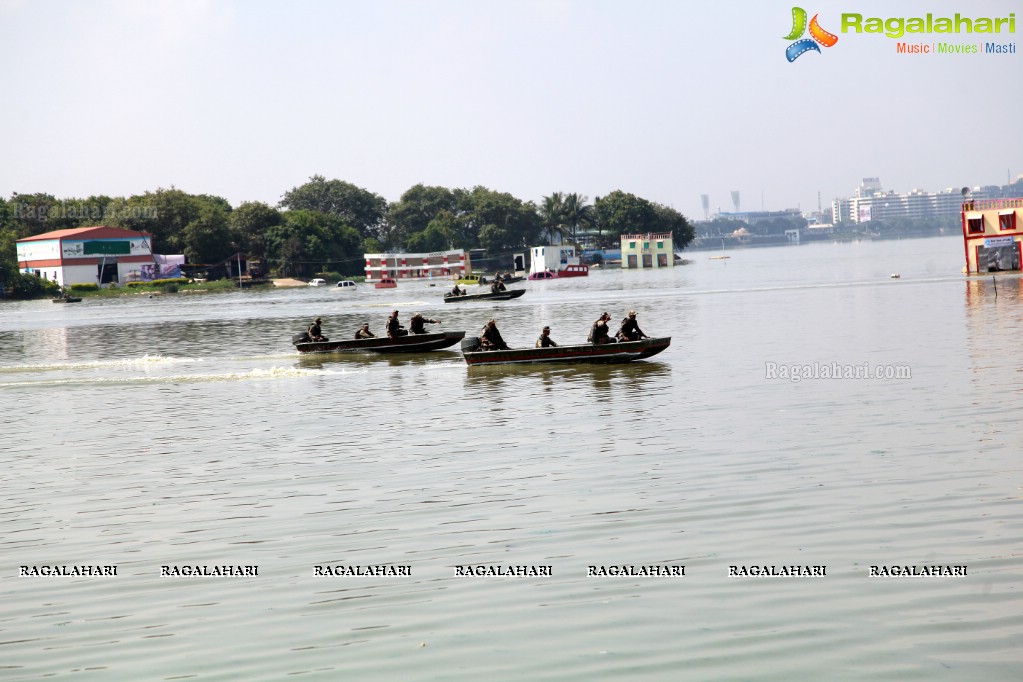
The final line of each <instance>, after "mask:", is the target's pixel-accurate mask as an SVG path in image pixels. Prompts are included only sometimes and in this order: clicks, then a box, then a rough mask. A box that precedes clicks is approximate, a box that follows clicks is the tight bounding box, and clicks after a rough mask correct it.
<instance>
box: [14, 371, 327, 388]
mask: <svg viewBox="0 0 1023 682" xmlns="http://www.w3.org/2000/svg"><path fill="white" fill-rule="evenodd" d="M324 374H347V372H328V371H324V370H317V369H303V368H298V367H271V368H269V369H253V370H249V371H248V372H228V373H226V374H177V375H168V376H134V377H90V378H76V379H54V380H51V381H13V382H6V383H0V388H20V387H40V386H96V385H120V384H175V383H207V382H220V381H265V380H268V379H294V378H299V377H308V376H320V375H324Z"/></svg>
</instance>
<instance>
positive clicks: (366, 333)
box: [355, 322, 376, 339]
mask: <svg viewBox="0 0 1023 682" xmlns="http://www.w3.org/2000/svg"><path fill="white" fill-rule="evenodd" d="M355 338H357V339H373V338H376V334H374V333H373V332H371V331H370V330H369V322H363V323H362V326H361V327H359V330H358V331H357V332H355Z"/></svg>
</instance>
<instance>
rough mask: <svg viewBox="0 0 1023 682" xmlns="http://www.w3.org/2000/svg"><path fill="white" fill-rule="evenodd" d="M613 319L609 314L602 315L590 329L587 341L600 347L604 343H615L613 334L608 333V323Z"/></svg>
mask: <svg viewBox="0 0 1023 682" xmlns="http://www.w3.org/2000/svg"><path fill="white" fill-rule="evenodd" d="M610 319H611V315H609V314H608V313H606V312H605V313H602V314H601V316H600V317H598V318H597V321H596V322H594V323H593V326H591V327H590V334H589V336H587V337H586V340H587V341H589V342H590V343H592V344H593V345H600V344H602V343H614V342H615V340H614V339H612V338H611V334H610V332H609V331H608V328H607V323H608V321H609V320H610Z"/></svg>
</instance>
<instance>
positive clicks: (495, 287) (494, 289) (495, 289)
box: [490, 278, 508, 294]
mask: <svg viewBox="0 0 1023 682" xmlns="http://www.w3.org/2000/svg"><path fill="white" fill-rule="evenodd" d="M502 291H508V287H506V286H505V285H504V282H502V281H501V280H500V278H498V279H495V280H494V283H493V284H491V285H490V293H492V294H499V293H501V292H502Z"/></svg>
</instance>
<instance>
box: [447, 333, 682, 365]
mask: <svg viewBox="0 0 1023 682" xmlns="http://www.w3.org/2000/svg"><path fill="white" fill-rule="evenodd" d="M670 345H671V337H670V336H665V337H662V338H659V339H640V340H639V341H622V342H619V343H601V344H593V343H586V344H581V345H577V346H548V347H547V348H521V349H518V348H517V349H513V350H480V340H479V337H475V336H474V337H471V338H467V339H465V340H463V341H462V357H464V358H465V363H466V364H467V365H525V364H541V363H542V364H558V365H562V364H577V363H599V364H611V363H622V362H632V361H633V360H643V359H645V358H649V357H651V356H653V355H657V354H658V353H660V352H661V351H663V350H664V349H665V348H667V347H668V346H670Z"/></svg>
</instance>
